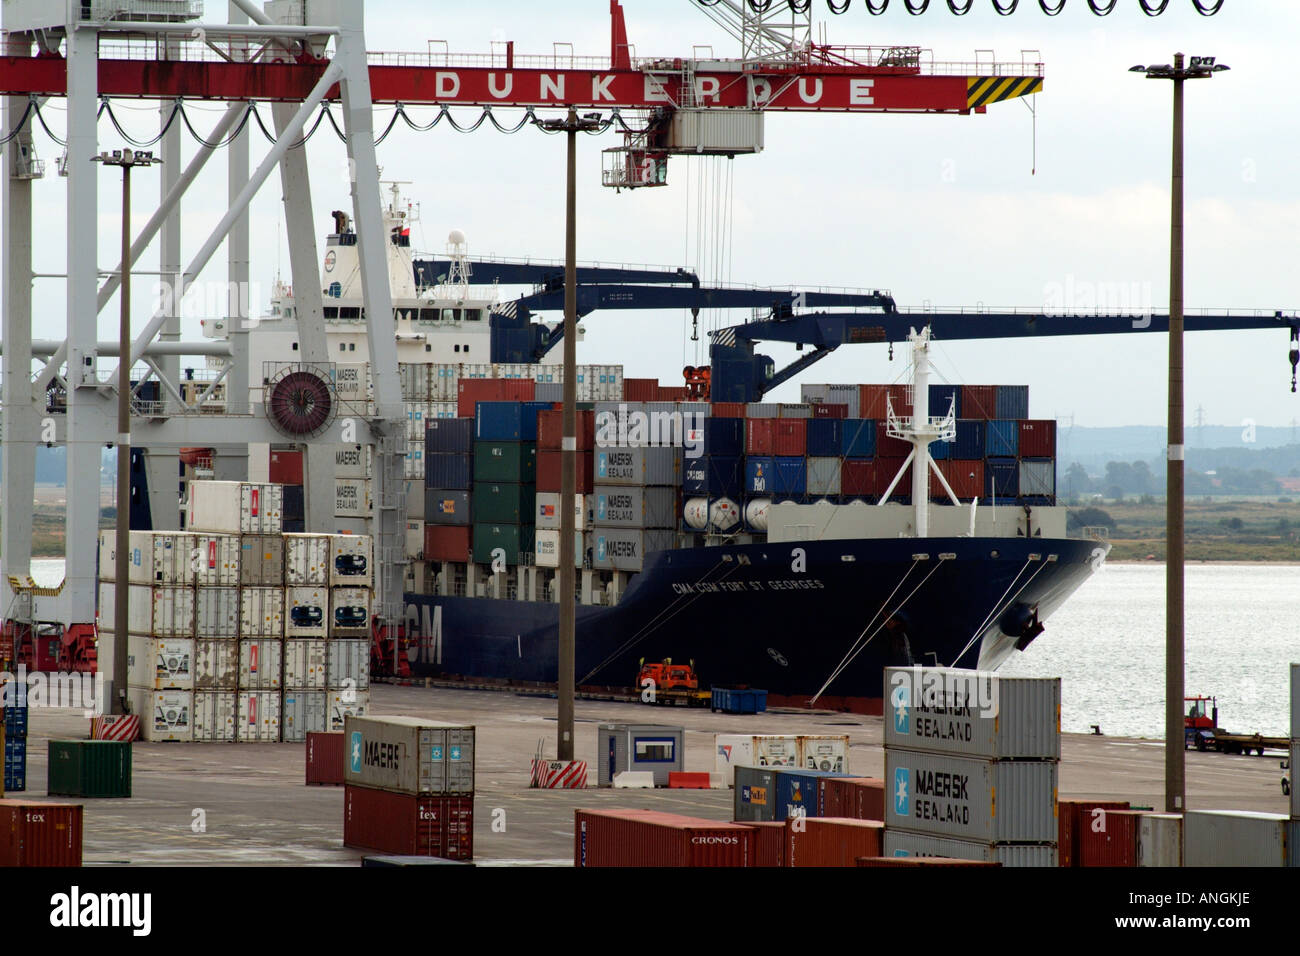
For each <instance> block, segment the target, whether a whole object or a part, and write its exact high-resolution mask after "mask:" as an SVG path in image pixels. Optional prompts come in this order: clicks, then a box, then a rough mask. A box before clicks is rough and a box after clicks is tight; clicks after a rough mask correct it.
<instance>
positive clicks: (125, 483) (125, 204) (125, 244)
mask: <svg viewBox="0 0 1300 956" xmlns="http://www.w3.org/2000/svg"><path fill="white" fill-rule="evenodd" d="M92 162H96V163H103V164H104V165H105V166H120V167H121V168H122V284H121V287H120V289H119V292H120V295H121V297H122V313H121V318H120V319H119V322H118V353H117V354H118V363H119V368H120V369H121V371H120V372H119V374H118V377H117V524H116V529H117V539H116V551H117V562H116V567H115V571H114V583H113V603H114V608H113V704H112V707H113V713H115V714H123V713H126V711H127V702H126V687H127V667H126V659H127V630H128V617H127V610H128V609H127V601H128V600H129V596H130V589H129V587H128V585H127V576H128V575H129V573H130V557H131V539H130V530H131V170H132V169H134V168H135V167H136V166H152V165H153V164H154V163H161V162H162V160H161V159H155V158H154V155H153V153H152V152H142V151H137V150H132V149H115V150H113V151H112V152H111V153H109V152H103V153H100V154H99V155H98V156H94V157H92Z"/></svg>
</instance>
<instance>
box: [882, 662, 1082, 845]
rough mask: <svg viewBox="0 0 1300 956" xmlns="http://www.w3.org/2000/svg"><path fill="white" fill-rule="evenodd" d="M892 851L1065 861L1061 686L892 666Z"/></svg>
mask: <svg viewBox="0 0 1300 956" xmlns="http://www.w3.org/2000/svg"><path fill="white" fill-rule="evenodd" d="M885 697H886V699H887V700H888V701H889V704H890V714H891V715H890V716H887V717H886V720H885V780H886V782H887V784H888V786H889V787H890V793H891V799H890V802H889V807H888V809H887V810H886V813H885V854H886V855H888V856H945V857H954V858H956V859H966V860H997V861H999V862H1001V863H1002V864H1003V865H1004V866H1056V865H1057V842H1056V841H1057V806H1056V792H1057V779H1058V772H1059V765H1060V759H1061V682H1060V680H1059V679H1057V678H998V677H996V676H995V675H993V674H991V673H985V672H980V671H959V670H954V669H950V668H916V667H913V668H901V667H890V668H886V670H885Z"/></svg>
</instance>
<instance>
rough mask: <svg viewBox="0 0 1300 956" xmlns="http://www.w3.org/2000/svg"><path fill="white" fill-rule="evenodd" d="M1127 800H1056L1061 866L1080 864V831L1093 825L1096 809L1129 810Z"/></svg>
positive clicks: (1057, 837)
mask: <svg viewBox="0 0 1300 956" xmlns="http://www.w3.org/2000/svg"><path fill="white" fill-rule="evenodd" d="M1128 807H1129V804H1128V801H1127V800H1058V801H1057V802H1056V830H1057V833H1056V842H1057V859H1058V862H1059V863H1060V865H1061V866H1078V865H1079V831H1080V829H1081V828H1082V827H1091V826H1092V825H1093V823H1094V821H1095V820H1098V819H1101V817H1100V815H1094V813H1093V811H1094V810H1108V811H1109V810H1127V809H1128Z"/></svg>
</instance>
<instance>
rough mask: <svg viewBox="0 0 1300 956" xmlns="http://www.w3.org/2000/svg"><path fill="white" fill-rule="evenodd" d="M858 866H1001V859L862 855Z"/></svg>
mask: <svg viewBox="0 0 1300 956" xmlns="http://www.w3.org/2000/svg"><path fill="white" fill-rule="evenodd" d="M857 863H858V866H1001V865H1002V863H1001V862H1000V861H999V860H953V859H950V858H949V857H946V856H860V857H858V861H857Z"/></svg>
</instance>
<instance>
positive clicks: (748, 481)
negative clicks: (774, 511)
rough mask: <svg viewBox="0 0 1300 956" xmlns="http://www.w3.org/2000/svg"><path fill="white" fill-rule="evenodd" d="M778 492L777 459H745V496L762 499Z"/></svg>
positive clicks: (753, 457) (752, 457) (754, 457)
mask: <svg viewBox="0 0 1300 956" xmlns="http://www.w3.org/2000/svg"><path fill="white" fill-rule="evenodd" d="M775 491H776V459H775V458H760V457H757V456H751V457H749V458H746V459H745V494H746V495H749V496H751V497H762V496H764V495H770V494H773V493H774V492H775Z"/></svg>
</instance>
